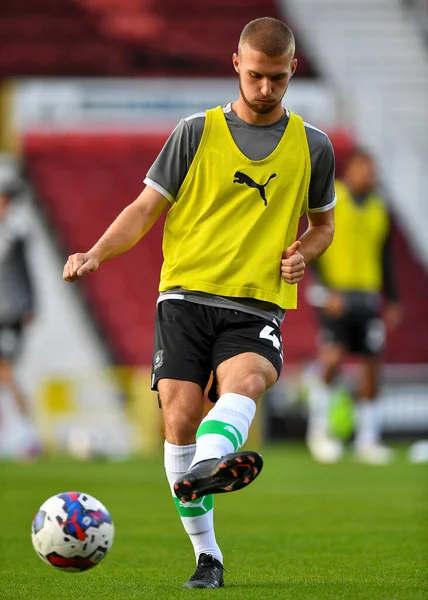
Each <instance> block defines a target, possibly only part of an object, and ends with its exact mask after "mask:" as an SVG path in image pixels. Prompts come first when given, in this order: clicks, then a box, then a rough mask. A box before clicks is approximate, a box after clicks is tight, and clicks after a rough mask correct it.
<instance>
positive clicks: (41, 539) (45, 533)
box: [31, 492, 114, 572]
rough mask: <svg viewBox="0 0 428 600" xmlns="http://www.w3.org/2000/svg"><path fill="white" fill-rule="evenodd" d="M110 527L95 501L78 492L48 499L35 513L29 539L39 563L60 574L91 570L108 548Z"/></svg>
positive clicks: (106, 514) (110, 539) (112, 528)
mask: <svg viewBox="0 0 428 600" xmlns="http://www.w3.org/2000/svg"><path fill="white" fill-rule="evenodd" d="M113 537H114V525H113V521H112V519H111V517H110V515H109V512H108V510H107V509H106V507H105V506H103V505H102V504H101V502H99V501H98V500H97V499H96V498H93V497H92V496H90V495H89V494H83V493H81V492H64V493H62V494H56V496H52V497H51V498H49V499H48V500H46V502H44V504H42V506H41V507H40V508H39V510H38V511H37V514H36V516H35V517H34V519H33V523H32V526H31V539H32V542H33V546H34V549H35V551H36V552H37V554H38V555H39V556H40V558H41V559H42V560H44V561H45V562H47V563H48V564H49V565H52V567H55V568H57V569H60V570H61V571H71V572H77V571H86V570H87V569H92V567H95V565H97V564H98V563H99V562H100V561H101V560H102V559H103V558H104V556H105V555H106V554H107V552H108V551H109V549H110V548H111V546H112V543H113Z"/></svg>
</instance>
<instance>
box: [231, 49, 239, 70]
mask: <svg viewBox="0 0 428 600" xmlns="http://www.w3.org/2000/svg"><path fill="white" fill-rule="evenodd" d="M232 62H233V67H234V69H235V71H236V72H237V73H239V64H240V60H239V55H238V54H237V53H236V52H234V53H233V55H232Z"/></svg>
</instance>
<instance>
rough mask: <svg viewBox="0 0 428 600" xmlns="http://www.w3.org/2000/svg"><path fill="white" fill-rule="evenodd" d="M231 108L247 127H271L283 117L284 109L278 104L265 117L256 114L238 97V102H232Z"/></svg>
mask: <svg viewBox="0 0 428 600" xmlns="http://www.w3.org/2000/svg"><path fill="white" fill-rule="evenodd" d="M231 108H232V110H233V112H234V113H235V114H236V115H237V116H238V117H239V118H240V119H242V120H243V121H245V122H246V123H248V124H249V125H271V124H272V123H276V121H279V120H280V118H281V117H282V116H283V114H284V112H285V109H284V107H283V106H282V104H281V103H280V104H278V106H276V107H275V108H274V110H273V111H272V112H270V113H268V114H266V115H261V114H260V113H256V112H254V111H253V110H251V108H250V107H249V106H247V104H246V103H245V101H244V100H243V98H242V97H241V96H240V97H239V99H238V100H236V101H235V102H232V104H231Z"/></svg>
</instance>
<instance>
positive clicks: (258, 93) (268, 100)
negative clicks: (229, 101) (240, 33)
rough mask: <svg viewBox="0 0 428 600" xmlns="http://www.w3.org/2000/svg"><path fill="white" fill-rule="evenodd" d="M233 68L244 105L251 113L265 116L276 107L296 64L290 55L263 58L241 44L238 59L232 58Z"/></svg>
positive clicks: (235, 55) (247, 46) (234, 56)
mask: <svg viewBox="0 0 428 600" xmlns="http://www.w3.org/2000/svg"><path fill="white" fill-rule="evenodd" d="M233 65H234V67H235V69H236V71H237V72H238V74H239V89H240V91H241V95H242V98H243V100H244V102H245V103H246V105H247V106H248V107H249V108H250V109H251V110H252V111H253V112H255V113H258V114H260V115H266V114H269V113H270V112H272V111H273V110H274V109H275V108H276V107H277V106H278V105H279V104H280V102H281V100H282V98H283V96H284V94H285V92H286V91H287V87H288V83H289V81H290V78H291V77H292V75H293V74H294V71H295V70H296V67H297V60H296V59H295V58H293V56H292V55H291V53H287V54H283V55H281V56H274V57H271V56H267V54H264V53H263V52H259V51H258V50H253V48H251V47H250V46H249V45H248V44H245V45H244V46H242V47H241V48H240V50H239V55H238V54H234V55H233Z"/></svg>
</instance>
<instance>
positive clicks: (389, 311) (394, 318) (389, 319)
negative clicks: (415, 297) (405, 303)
mask: <svg viewBox="0 0 428 600" xmlns="http://www.w3.org/2000/svg"><path fill="white" fill-rule="evenodd" d="M383 320H384V322H385V325H386V326H387V328H388V331H395V330H396V329H397V327H398V326H399V325H400V323H401V321H402V320H403V308H402V306H401V304H400V303H399V302H388V303H387V305H386V306H385V309H384V313H383Z"/></svg>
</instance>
